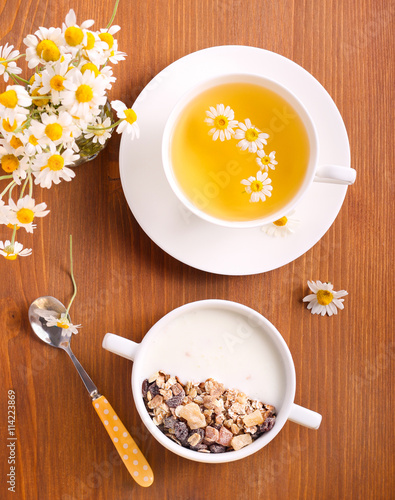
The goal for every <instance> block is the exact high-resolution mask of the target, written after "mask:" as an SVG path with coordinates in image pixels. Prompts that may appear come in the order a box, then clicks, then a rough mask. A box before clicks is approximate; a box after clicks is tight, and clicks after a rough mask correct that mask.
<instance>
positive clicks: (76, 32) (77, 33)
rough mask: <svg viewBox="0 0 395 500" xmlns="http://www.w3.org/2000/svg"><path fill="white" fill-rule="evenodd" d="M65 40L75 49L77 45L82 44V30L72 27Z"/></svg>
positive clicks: (65, 34)
mask: <svg viewBox="0 0 395 500" xmlns="http://www.w3.org/2000/svg"><path fill="white" fill-rule="evenodd" d="M64 38H65V40H66V43H68V44H69V45H71V47H75V46H76V45H79V44H80V43H82V40H83V39H84V33H83V31H82V29H81V28H78V27H77V26H70V27H69V28H67V29H66V31H65V32H64Z"/></svg>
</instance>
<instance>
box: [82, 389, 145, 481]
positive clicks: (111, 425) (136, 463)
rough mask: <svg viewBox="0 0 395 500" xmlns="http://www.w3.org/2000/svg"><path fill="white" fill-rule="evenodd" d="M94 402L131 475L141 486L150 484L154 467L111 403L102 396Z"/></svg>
mask: <svg viewBox="0 0 395 500" xmlns="http://www.w3.org/2000/svg"><path fill="white" fill-rule="evenodd" d="M92 404H93V407H94V409H95V410H96V412H97V414H98V415H99V417H100V420H101V421H102V422H103V425H104V427H105V429H106V431H107V432H108V435H109V436H110V438H111V441H112V442H113V443H114V446H115V448H116V449H117V452H118V453H119V456H120V457H121V458H122V461H123V463H124V464H125V466H126V468H127V469H128V471H129V473H130V475H131V476H132V477H133V479H134V480H135V481H136V483H138V484H139V485H140V486H150V485H151V484H152V483H153V481H154V474H153V472H152V469H151V467H150V465H149V463H148V462H147V460H146V459H145V457H144V455H143V454H142V452H141V451H140V448H139V447H138V446H137V444H136V443H135V441H134V439H133V438H132V436H131V435H130V434H129V432H128V431H127V430H126V428H125V426H124V425H123V423H122V422H121V421H120V420H119V417H118V416H117V414H116V413H115V411H114V410H113V408H112V406H111V405H110V403H109V402H108V401H107V399H106V398H105V397H104V396H100V397H98V398H96V399H94V400H93V401H92Z"/></svg>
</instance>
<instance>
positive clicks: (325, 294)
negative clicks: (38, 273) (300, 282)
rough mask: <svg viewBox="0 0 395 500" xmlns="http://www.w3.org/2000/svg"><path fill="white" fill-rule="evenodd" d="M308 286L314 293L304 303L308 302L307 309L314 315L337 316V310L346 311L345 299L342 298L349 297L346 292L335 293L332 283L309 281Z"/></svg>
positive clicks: (307, 296)
mask: <svg viewBox="0 0 395 500" xmlns="http://www.w3.org/2000/svg"><path fill="white" fill-rule="evenodd" d="M307 284H308V285H309V288H310V290H311V291H312V292H313V293H312V294H310V295H306V297H304V299H303V302H308V305H307V309H311V313H312V314H321V316H325V314H327V315H328V316H332V315H333V314H337V309H344V305H343V302H344V299H342V298H341V297H344V296H345V295H348V293H347V292H346V291H345V290H340V292H335V291H334V290H333V285H332V283H322V282H321V281H308V282H307Z"/></svg>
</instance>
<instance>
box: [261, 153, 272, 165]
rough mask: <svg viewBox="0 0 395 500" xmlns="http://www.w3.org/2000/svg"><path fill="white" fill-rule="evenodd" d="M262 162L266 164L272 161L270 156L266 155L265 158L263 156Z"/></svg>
mask: <svg viewBox="0 0 395 500" xmlns="http://www.w3.org/2000/svg"><path fill="white" fill-rule="evenodd" d="M261 162H262V163H263V164H264V165H269V163H270V156H267V155H266V156H264V157H263V158H261Z"/></svg>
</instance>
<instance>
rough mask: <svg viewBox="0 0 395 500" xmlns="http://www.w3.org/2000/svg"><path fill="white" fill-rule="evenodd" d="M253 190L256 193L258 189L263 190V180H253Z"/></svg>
mask: <svg viewBox="0 0 395 500" xmlns="http://www.w3.org/2000/svg"><path fill="white" fill-rule="evenodd" d="M250 187H251V191H253V192H254V193H257V192H258V191H262V188H263V184H262V182H261V181H258V179H257V180H255V181H252V182H251V186H250Z"/></svg>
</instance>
